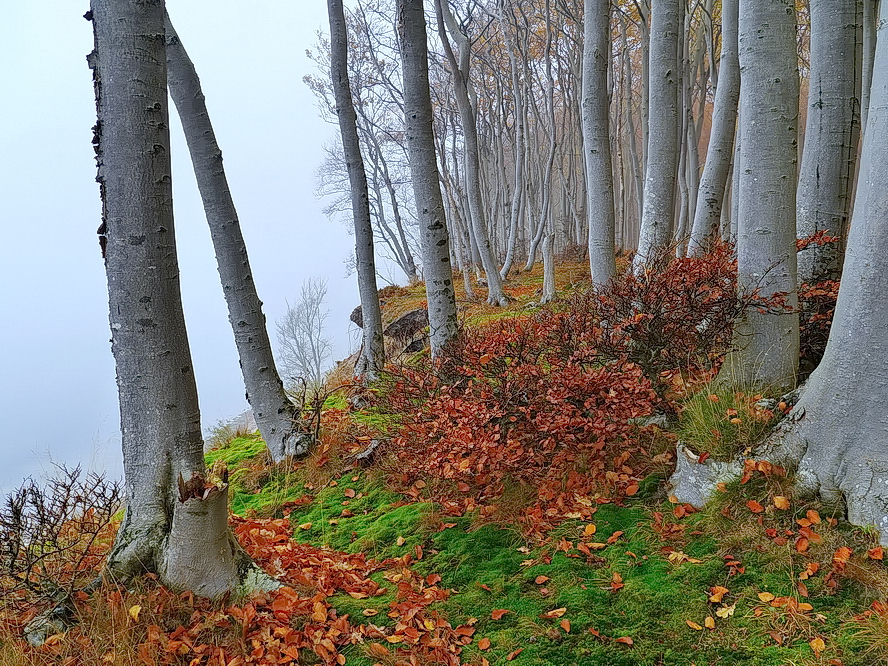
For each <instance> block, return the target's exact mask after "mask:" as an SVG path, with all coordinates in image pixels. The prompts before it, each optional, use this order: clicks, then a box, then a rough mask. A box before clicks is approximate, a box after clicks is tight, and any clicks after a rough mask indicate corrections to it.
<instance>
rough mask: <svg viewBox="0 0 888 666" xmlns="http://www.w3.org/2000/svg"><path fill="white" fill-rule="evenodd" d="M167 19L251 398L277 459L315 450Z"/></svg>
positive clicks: (199, 97) (171, 73) (175, 95)
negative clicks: (279, 362) (284, 375)
mask: <svg viewBox="0 0 888 666" xmlns="http://www.w3.org/2000/svg"><path fill="white" fill-rule="evenodd" d="M164 22H165V28H166V57H167V71H168V82H169V88H170V97H172V99H173V102H174V103H175V105H176V109H177V110H178V112H179V118H180V120H181V121H182V128H183V130H184V131H185V140H186V141H187V143H188V149H189V151H190V153H191V163H192V165H193V166H194V175H195V178H196V179H197V187H198V189H199V190H200V196H201V199H202V201H203V207H204V212H205V213H206V216H207V223H208V224H209V226H210V237H211V238H212V239H213V247H214V248H215V251H216V264H217V266H218V268H219V277H220V278H221V280H222V293H223V294H224V295H225V302H226V304H227V305H228V321H229V322H230V323H231V329H232V331H233V332H234V342H235V345H236V347H237V354H238V358H239V359H240V367H241V372H242V373H243V377H244V384H245V385H246V389H247V400H248V401H249V403H250V407H252V409H253V417H254V418H255V419H256V425H257V426H258V427H259V432H260V433H262V438H263V439H264V440H265V443H266V446H268V450H269V451H271V454H272V456H273V457H274V459H275V460H281V459H283V458H284V457H285V456H288V455H295V454H302V453H305V452H306V451H307V449H308V437H307V435H305V434H304V433H301V432H300V430H299V427H298V424H299V418H298V414H297V413H296V408H295V406H294V405H293V403H292V402H290V400H289V398H287V395H286V393H285V392H284V387H283V384H282V383H281V379H280V376H279V375H278V371H277V368H276V366H275V362H274V356H273V354H272V351H271V342H270V340H269V339H268V329H267V328H266V326H265V315H264V314H263V313H262V301H260V300H259V294H258V293H257V292H256V284H255V282H253V273H252V271H251V270H250V258H249V256H248V255H247V245H246V243H245V242H244V237H243V234H242V233H241V228H240V221H239V220H238V217H237V210H236V209H235V207H234V201H233V200H232V198H231V190H230V189H229V188H228V180H227V178H226V177H225V168H224V167H223V166H222V151H221V150H220V149H219V144H218V143H217V142H216V134H215V132H214V131H213V125H212V123H211V122H210V116H209V113H208V111H207V106H206V102H205V98H204V95H203V92H202V91H201V87H200V79H199V78H198V76H197V72H196V71H195V69H194V64H193V63H192V62H191V59H190V58H189V57H188V53H187V52H186V51H185V47H184V46H183V45H182V41H181V40H180V39H179V35H178V34H176V30H175V28H173V24H172V23H171V22H170V19H169V15H167V14H164Z"/></svg>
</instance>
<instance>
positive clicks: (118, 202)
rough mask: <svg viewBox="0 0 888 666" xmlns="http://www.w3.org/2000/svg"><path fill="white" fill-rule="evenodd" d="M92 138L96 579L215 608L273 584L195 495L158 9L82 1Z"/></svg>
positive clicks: (203, 486)
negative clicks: (119, 456) (102, 380)
mask: <svg viewBox="0 0 888 666" xmlns="http://www.w3.org/2000/svg"><path fill="white" fill-rule="evenodd" d="M87 16H88V17H89V18H91V19H92V21H93V28H94V32H95V51H93V53H92V54H91V55H90V58H89V60H90V65H91V67H92V68H93V74H94V83H95V92H96V105H97V110H98V123H97V124H96V128H95V146H96V151H97V162H98V176H97V180H98V182H99V186H100V193H101V199H102V226H101V227H100V228H99V231H100V234H101V240H102V247H103V254H104V257H105V269H106V273H107V278H108V301H109V306H110V308H109V309H110V324H111V337H112V343H111V349H112V352H113V354H114V360H115V364H116V368H117V386H118V391H119V397H120V420H121V438H122V444H123V467H124V473H125V476H126V514H125V516H124V519H123V523H122V524H121V526H120V528H119V530H118V532H117V536H116V539H115V542H114V546H113V548H112V550H111V553H110V554H109V556H108V559H107V563H106V571H107V573H108V574H109V575H111V576H112V577H114V578H117V579H120V580H124V581H126V580H129V579H131V578H132V577H133V576H136V575H139V574H141V573H144V572H153V573H156V574H157V576H158V579H159V580H160V581H161V582H162V583H163V584H164V585H166V586H168V587H170V588H172V589H175V590H184V589H190V590H192V591H194V592H195V594H198V595H201V596H206V597H218V596H221V595H222V594H224V593H226V592H230V591H236V590H239V589H244V588H254V589H255V588H265V589H270V588H271V587H274V586H276V583H275V582H274V581H273V580H272V579H270V578H268V577H267V576H266V575H265V574H263V573H262V572H261V571H259V570H258V568H256V567H255V565H253V564H252V562H251V560H250V559H249V557H248V556H247V555H246V554H245V553H244V552H243V551H242V550H241V548H240V547H239V546H238V544H237V542H236V541H235V540H234V538H233V536H232V535H231V533H230V532H229V529H228V501H227V484H225V483H224V482H223V480H222V479H219V480H218V483H212V482H211V483H208V482H207V481H208V480H207V479H206V478H205V475H204V459H203V439H202V437H201V432H200V412H199V408H198V400H197V389H196V385H195V381H194V371H193V367H192V364H191V355H190V351H189V348H188V338H187V334H186V331H185V320H184V315H183V313H182V303H181V297H180V292H179V278H178V275H179V271H178V266H177V261H176V245H175V233H174V227H173V208H172V188H171V184H172V181H171V173H170V138H169V119H168V109H167V78H166V55H165V40H164V3H163V2H162V0H154V1H148V2H142V3H133V2H128V1H127V0H93V2H92V5H91V11H90V13H89V14H88V15H87Z"/></svg>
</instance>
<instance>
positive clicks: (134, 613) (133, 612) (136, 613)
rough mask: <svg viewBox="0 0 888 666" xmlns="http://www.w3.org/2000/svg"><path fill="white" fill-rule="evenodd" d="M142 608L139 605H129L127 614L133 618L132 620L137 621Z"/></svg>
mask: <svg viewBox="0 0 888 666" xmlns="http://www.w3.org/2000/svg"><path fill="white" fill-rule="evenodd" d="M141 610H142V607H141V606H130V609H129V616H130V617H131V618H132V619H133V622H138V621H139V612H140V611H141Z"/></svg>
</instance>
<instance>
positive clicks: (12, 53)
mask: <svg viewBox="0 0 888 666" xmlns="http://www.w3.org/2000/svg"><path fill="white" fill-rule="evenodd" d="M167 7H168V10H169V13H170V17H171V19H172V21H173V23H174V24H175V25H176V29H177V31H178V33H179V36H180V37H181V39H182V42H183V44H184V46H185V48H186V49H187V50H188V52H189V55H190V56H191V59H192V60H193V61H194V64H195V66H196V68H197V70H198V73H199V75H200V77H201V83H202V86H203V91H204V94H205V95H206V98H207V106H208V108H209V111H210V115H211V117H212V121H213V124H214V128H215V131H216V135H217V138H218V141H219V144H220V146H221V148H222V152H223V155H224V158H225V167H226V171H227V175H228V179H229V185H230V187H231V191H232V194H233V196H234V201H235V204H236V206H237V208H238V213H239V217H240V221H241V225H242V228H243V233H244V237H245V238H246V242H247V248H248V250H249V253H250V260H251V263H252V268H253V273H254V277H255V281H256V285H257V287H258V290H259V296H260V298H261V299H262V300H263V301H264V303H265V308H264V310H265V314H266V316H267V318H268V321H269V327H270V332H271V335H272V337H274V326H273V323H274V321H275V320H276V319H278V318H280V317H281V316H282V315H283V314H284V312H285V310H286V301H287V300H288V299H289V301H290V302H294V301H295V300H296V299H297V298H298V295H299V289H300V286H301V284H302V282H303V280H305V279H306V278H308V277H310V276H316V277H323V278H326V279H327V281H328V308H329V310H330V318H329V320H328V326H329V328H330V333H331V334H333V335H334V338H335V355H336V357H337V358H340V357H343V356H345V355H346V354H347V351H348V346H349V340H348V338H349V335H348V314H349V312H350V311H351V309H352V308H353V307H354V306H355V305H357V303H358V296H357V287H356V284H355V278H354V276H347V269H346V265H345V262H346V261H347V260H348V258H349V257H350V256H351V254H352V253H353V250H354V245H353V239H352V238H351V237H350V236H349V235H348V233H347V231H346V229H345V227H343V226H342V225H341V224H338V223H334V222H329V221H328V220H327V219H326V218H325V217H324V215H323V214H322V213H321V207H322V202H320V201H318V200H317V198H316V197H315V195H314V189H315V175H314V174H315V169H316V168H317V166H318V165H319V164H320V162H321V160H322V159H323V145H324V143H325V142H327V141H330V140H334V139H335V138H336V134H335V128H334V127H333V126H331V125H328V124H325V123H324V122H323V121H322V120H320V118H319V116H318V112H317V109H316V107H315V102H314V97H313V96H312V94H311V93H310V92H309V90H308V88H307V87H306V86H305V84H304V83H303V82H302V77H303V76H304V75H305V74H310V73H314V72H315V68H314V64H313V63H312V62H311V61H310V60H309V59H308V58H306V56H305V50H306V49H307V48H311V47H312V45H313V43H314V41H315V31H316V30H318V29H320V28H323V29H325V30H326V27H327V17H326V7H325V3H323V2H320V1H318V0H263V1H262V2H245V1H244V0H240V1H239V2H235V1H234V0H214V1H213V2H212V3H210V2H200V3H197V2H194V1H193V0H192V1H190V2H189V1H187V0H168V1H167ZM6 9H7V10H8V11H7V12H6V14H5V16H4V20H3V21H2V22H0V58H2V59H0V62H2V63H3V64H2V65H0V72H2V88H3V98H4V104H3V106H2V111H0V113H2V117H3V120H4V122H3V124H2V129H0V229H2V231H3V235H4V239H5V242H4V247H5V250H6V251H5V252H4V256H3V258H2V260H0V308H2V316H3V322H2V324H0V378H2V383H0V423H2V425H3V426H4V428H3V431H4V432H3V435H2V440H0V454H2V458H0V460H2V461H3V463H2V464H0V494H2V493H4V492H6V491H9V490H11V489H13V488H14V487H16V486H17V485H18V484H19V483H20V482H21V480H22V479H23V478H24V477H25V476H28V475H35V476H38V477H39V476H41V475H42V473H43V472H44V471H49V470H51V467H52V465H51V462H52V461H55V462H65V463H68V464H77V463H82V464H83V466H84V467H86V468H90V469H98V470H106V471H107V472H108V473H109V474H110V475H112V476H118V475H119V474H120V470H121V453H120V444H119V441H120V440H119V434H118V413H117V395H116V387H115V383H114V363H113V359H112V356H111V350H110V344H109V337H110V335H109V329H108V312H107V291H106V287H105V275H104V267H103V264H102V260H101V254H100V251H99V246H98V241H97V238H96V228H97V227H98V226H99V223H100V219H99V211H100V208H99V197H98V186H97V185H96V183H95V162H94V159H93V149H92V146H91V143H90V141H91V138H92V132H91V127H92V125H93V124H94V123H95V103H94V100H93V90H92V82H91V74H90V71H89V69H88V68H87V66H86V59H85V56H86V54H87V53H88V52H89V51H90V50H92V40H93V37H92V28H91V24H90V23H88V22H87V21H85V20H84V19H83V18H82V16H83V14H84V13H85V12H86V10H87V9H88V2H87V1H86V0H83V1H82V2H76V3H75V2H71V1H70V0H28V2H24V3H18V4H16V5H15V6H14V7H12V6H9V7H7V8H6ZM170 106H171V109H172V104H171V105H170ZM171 115H172V118H171V121H172V122H171V126H172V151H173V194H174V207H175V220H176V236H177V241H178V247H179V264H180V270H181V283H182V291H183V300H184V305H185V317H186V320H187V325H188V335H189V339H190V343H191V350H192V355H193V359H194V366H195V373H196V376H197V383H198V390H199V392H200V403H201V413H202V421H203V425H204V428H205V429H206V428H207V427H208V426H211V425H213V424H214V423H216V422H218V421H219V420H220V419H224V418H227V417H230V416H233V415H235V414H237V413H239V412H240V411H242V410H244V409H246V407H247V404H246V401H245V399H244V388H243V382H242V379H241V376H240V370H239V368H238V362H237V353H236V351H235V347H234V341H233V338H232V334H231V329H230V327H229V324H228V319H227V312H226V308H225V302H224V300H223V297H222V290H221V287H220V285H219V278H218V274H217V272H216V265H215V258H214V255H213V248H212V243H211V241H210V237H209V232H208V231H207V224H206V220H205V218H204V215H203V210H202V207H201V204H200V198H199V195H198V192H197V186H196V184H195V182H194V177H193V174H192V172H191V165H190V162H189V161H188V154H187V150H186V147H185V141H184V137H183V136H182V134H181V128H180V127H179V125H178V121H177V119H176V118H175V111H174V109H173V110H172V114H171Z"/></svg>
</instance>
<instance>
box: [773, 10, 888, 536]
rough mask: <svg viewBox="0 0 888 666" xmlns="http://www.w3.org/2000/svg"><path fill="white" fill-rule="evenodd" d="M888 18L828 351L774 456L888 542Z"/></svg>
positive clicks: (881, 34) (854, 520)
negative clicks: (887, 333)
mask: <svg viewBox="0 0 888 666" xmlns="http://www.w3.org/2000/svg"><path fill="white" fill-rule="evenodd" d="M886 185H888V24H885V23H882V25H881V26H880V28H879V32H878V44H877V47H876V58H875V67H874V70H873V86H872V97H871V101H870V110H869V125H868V126H867V128H866V132H865V135H864V139H863V151H862V155H861V163H860V182H859V183H858V187H857V195H856V197H855V203H854V213H853V221H852V224H851V230H850V233H849V236H848V251H847V256H846V257H845V268H844V272H843V277H842V285H841V287H840V289H839V298H838V302H837V304H836V311H835V317H834V319H833V325H832V330H831V333H830V337H829V342H828V344H827V347H826V352H825V355H824V357H823V360H822V361H821V362H820V365H819V366H818V367H817V369H816V370H815V371H814V373H813V374H812V375H811V377H810V379H809V380H808V383H807V385H806V387H805V389H804V391H803V393H802V396H801V399H800V400H799V402H798V404H797V405H796V406H795V408H794V409H793V411H792V412H791V413H790V422H789V424H788V427H787V428H786V429H785V431H784V432H783V433H781V435H782V436H781V437H780V438H779V440H778V446H777V447H776V450H775V451H774V453H773V455H774V456H775V458H776V459H778V460H779V459H787V460H789V461H790V462H797V463H798V471H799V474H798V475H797V476H798V478H799V480H800V481H801V482H802V483H804V484H805V485H806V486H807V487H808V488H809V489H811V490H814V491H818V492H819V493H820V495H821V496H823V497H824V498H825V499H827V500H834V501H836V502H837V503H841V504H844V506H845V509H846V510H847V516H848V520H849V521H850V522H852V523H854V524H856V525H874V526H876V527H877V528H878V530H879V532H880V538H881V542H882V543H883V544H884V545H888V410H886V407H885V406H886V403H888V393H886V387H888V384H886V382H885V377H886V376H888V338H886V336H885V328H886V326H888V299H886V298H885V290H886V288H888V253H886V252H885V248H886V247H888V198H886V196H885V192H886Z"/></svg>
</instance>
